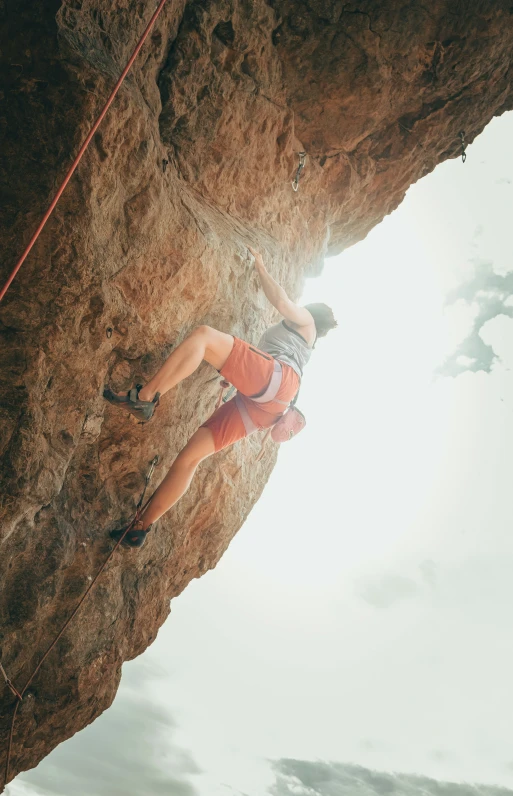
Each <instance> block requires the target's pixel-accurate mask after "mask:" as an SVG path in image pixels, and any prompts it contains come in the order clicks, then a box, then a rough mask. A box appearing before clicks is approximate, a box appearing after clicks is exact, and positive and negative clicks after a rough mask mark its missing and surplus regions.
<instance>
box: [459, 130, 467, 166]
mask: <svg viewBox="0 0 513 796" xmlns="http://www.w3.org/2000/svg"><path fill="white" fill-rule="evenodd" d="M460 141H461V160H462V162H463V163H465V161H466V159H467V153H466V152H465V150H466V148H467V144H466V143H465V130H461V132H460Z"/></svg>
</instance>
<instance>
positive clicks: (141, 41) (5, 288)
mask: <svg viewBox="0 0 513 796" xmlns="http://www.w3.org/2000/svg"><path fill="white" fill-rule="evenodd" d="M165 2H166V0H160V3H159V5H158V7H157V10H156V11H155V13H154V14H153V16H152V18H151V19H150V21H149V23H148V25H147V27H146V30H145V31H144V33H143V35H142V36H141V38H140V39H139V43H138V45H137V47H136V48H135V50H134V51H133V53H132V55H131V56H130V60H129V61H128V63H127V65H126V66H125V68H124V69H123V72H122V73H121V76H120V78H119V80H118V82H117V83H116V85H115V86H114V89H113V90H112V93H111V95H110V97H109V99H108V100H107V102H106V104H105V107H104V108H103V110H102V112H101V113H100V115H99V116H98V118H97V120H96V122H95V123H94V125H93V127H92V128H91V131H90V133H89V135H88V136H87V138H86V140H85V141H84V143H83V144H82V146H81V147H80V151H79V153H78V155H77V156H76V158H75V160H74V161H73V163H72V165H71V167H70V169H69V171H68V173H67V174H66V176H65V178H64V180H63V183H62V185H61V187H60V188H59V190H58V191H57V193H56V194H55V198H54V200H53V202H52V203H51V205H50V207H49V208H48V210H47V211H46V213H45V215H44V216H43V220H42V221H41V223H40V224H39V226H38V228H37V229H36V231H35V232H34V234H33V236H32V238H31V239H30V243H29V244H28V246H27V248H26V249H25V251H24V252H23V254H22V255H21V257H20V259H19V260H18V262H17V263H16V265H15V266H14V270H13V272H12V273H11V275H10V277H9V278H8V280H7V282H6V283H5V285H4V286H3V288H2V291H1V293H0V301H2V299H3V297H4V296H5V294H6V293H7V291H8V289H9V287H10V285H11V282H12V281H13V279H14V277H15V276H16V274H17V273H18V271H19V270H20V268H21V266H22V265H23V263H24V262H25V259H26V258H27V256H28V254H29V252H30V250H31V249H32V247H33V245H34V243H35V242H36V240H37V239H38V237H39V235H40V233H41V231H42V229H43V227H44V225H45V224H46V222H47V221H48V219H49V218H50V216H51V214H52V212H53V210H54V208H55V205H56V204H57V202H58V201H59V199H60V198H61V195H62V193H63V191H64V189H65V187H66V185H67V184H68V182H69V181H70V179H71V177H72V175H73V172H74V171H75V169H76V167H77V166H78V164H79V162H80V160H81V158H82V155H83V154H84V152H85V151H86V149H87V147H88V146H89V143H90V141H91V139H92V137H93V135H94V134H95V132H96V131H97V129H98V127H99V126H100V124H101V122H102V121H103V117H104V116H105V114H106V113H107V111H108V110H109V108H110V106H111V104H112V102H113V100H114V97H115V96H116V94H117V93H118V90H119V87H120V86H121V84H122V82H123V80H124V79H125V77H126V75H127V73H128V71H129V70H130V67H131V66H132V64H133V62H134V61H135V59H136V58H137V56H138V54H139V50H140V49H141V47H142V46H143V44H144V42H145V40H146V38H147V36H148V33H149V32H150V30H151V29H152V27H153V25H154V24H155V21H156V19H157V17H158V16H159V14H160V12H161V11H162V9H163V8H164V4H165Z"/></svg>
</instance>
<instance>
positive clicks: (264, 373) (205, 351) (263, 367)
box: [103, 246, 337, 547]
mask: <svg viewBox="0 0 513 796" xmlns="http://www.w3.org/2000/svg"><path fill="white" fill-rule="evenodd" d="M248 249H249V251H250V252H251V254H252V255H253V257H254V258H255V269H256V271H257V273H258V276H259V278H260V283H261V285H262V288H263V291H264V293H265V295H266V296H267V298H268V299H269V301H270V302H271V304H272V305H273V306H274V307H275V308H276V309H277V310H278V312H279V313H280V314H281V315H283V317H284V319H285V320H283V321H282V322H281V323H278V324H276V325H275V326H271V327H270V328H269V329H268V330H267V331H266V332H265V333H264V335H263V336H262V338H261V339H260V341H259V343H258V348H255V347H254V346H252V345H251V344H250V343H246V342H245V341H244V340H240V339H239V338H238V337H234V336H233V335H231V334H226V333H225V332H220V331H218V330H217V329H213V328H212V327H210V326H199V327H198V328H197V329H195V330H194V331H193V332H192V333H191V334H190V335H189V337H187V338H186V339H185V340H184V341H183V342H182V343H180V345H179V346H177V348H176V349H175V350H174V351H173V352H172V353H171V354H170V356H169V357H168V359H167V360H166V362H165V363H164V364H163V366H162V367H161V368H160V370H159V371H158V372H157V373H156V374H155V376H153V378H152V379H151V380H150V381H149V382H148V383H147V384H145V385H144V386H143V385H140V384H138V385H136V386H135V387H133V388H132V389H131V390H130V391H129V392H128V393H120V394H116V393H114V392H112V390H111V389H110V388H109V387H107V386H106V387H105V389H104V392H103V396H104V398H105V399H106V400H107V401H109V402H110V403H111V404H114V405H115V406H118V407H120V408H121V409H125V410H126V411H127V412H130V413H131V414H133V415H135V417H137V418H139V419H140V420H142V421H144V422H146V421H148V420H150V419H151V418H152V417H153V414H154V412H155V409H156V408H157V406H158V403H159V400H160V398H161V397H162V396H163V395H165V393H166V392H168V391H169V390H171V389H172V388H173V387H175V386H176V385H177V384H178V383H179V382H180V381H182V380H183V379H185V378H187V376H190V375H191V373H193V372H194V371H195V370H196V368H197V367H198V366H199V365H200V363H201V362H202V361H203V360H205V361H206V362H208V363H209V364H210V365H213V367H214V368H216V370H218V371H219V372H220V373H221V375H222V376H223V378H224V379H225V380H226V381H228V382H229V383H230V384H233V386H234V387H236V388H237V390H238V393H237V394H236V395H235V397H234V398H232V399H231V400H229V401H227V402H226V403H225V404H223V405H222V406H221V407H220V408H219V409H217V410H216V411H215V412H214V413H213V415H212V416H211V417H210V418H209V419H208V420H207V421H206V422H205V423H203V425H202V426H201V427H200V428H199V429H198V430H197V431H196V433H195V434H193V436H192V437H191V438H190V440H189V442H188V443H187V445H186V446H185V448H183V450H182V451H181V452H180V453H179V454H178V456H177V458H176V459H175V461H174V463H173V465H172V466H171V469H170V470H169V472H168V474H167V475H166V477H165V478H164V480H163V481H162V483H161V484H160V486H159V487H158V489H157V490H156V491H155V493H154V495H153V496H152V498H151V501H150V502H149V504H148V505H147V507H146V508H145V510H144V511H143V513H142V514H141V516H140V517H139V518H138V520H137V522H136V523H135V524H134V525H133V527H131V528H130V530H129V531H128V532H127V533H126V535H125V538H124V539H123V544H124V545H126V546H129V547H141V546H142V545H143V544H144V541H145V539H146V535H147V533H148V531H149V530H150V529H151V527H152V525H154V523H155V522H156V521H157V520H158V519H159V517H161V516H162V515H163V514H164V513H165V512H166V511H168V510H169V509H170V508H171V507H172V506H174V505H175V503H176V502H177V501H178V500H179V499H180V498H181V497H182V495H183V494H184V492H185V491H186V490H187V489H188V487H189V484H190V483H191V480H192V477H193V475H194V473H195V471H196V468H197V466H198V465H199V463H200V462H201V461H203V459H206V458H207V456H211V455H212V454H213V453H216V452H217V451H220V450H222V449H223V448H226V447H228V446H229V445H233V444H234V443H235V442H237V440H239V439H241V438H242V437H245V436H246V435H247V434H248V433H252V432H253V431H255V430H258V429H268V428H270V427H271V426H273V425H274V424H275V423H276V421H277V420H278V419H279V418H280V417H281V416H282V415H283V413H284V412H285V411H286V408H287V406H288V405H289V404H290V402H291V401H292V400H293V399H294V397H295V396H296V395H297V392H298V389H299V384H300V380H301V377H302V374H303V367H304V366H305V365H306V363H307V362H308V360H309V359H310V356H311V353H312V348H313V347H314V344H315V341H316V339H317V338H318V337H324V336H325V335H326V334H327V333H328V332H329V331H330V329H333V328H335V326H336V325H337V322H336V321H335V319H334V317H333V312H332V311H331V309H330V308H329V307H328V306H327V305H326V304H308V305H306V306H305V307H299V306H298V305H297V304H294V302H293V301H291V300H290V299H289V298H288V296H287V294H286V293H285V291H284V289H283V288H282V287H280V285H279V284H278V283H277V282H276V281H275V280H274V279H273V278H272V276H271V275H270V274H269V273H268V271H267V269H266V267H265V265H264V263H263V260H262V256H261V255H260V254H259V253H258V252H257V251H255V250H254V249H252V248H251V247H250V246H248ZM260 397H263V398H264V403H262V402H258V403H257V402H256V401H255V400H252V398H253V399H256V398H260ZM126 527H127V526H125V527H124V528H121V529H119V530H114V531H111V532H110V536H111V537H112V538H113V539H115V540H116V541H118V540H119V539H120V538H121V537H122V536H123V534H124V533H125V530H126Z"/></svg>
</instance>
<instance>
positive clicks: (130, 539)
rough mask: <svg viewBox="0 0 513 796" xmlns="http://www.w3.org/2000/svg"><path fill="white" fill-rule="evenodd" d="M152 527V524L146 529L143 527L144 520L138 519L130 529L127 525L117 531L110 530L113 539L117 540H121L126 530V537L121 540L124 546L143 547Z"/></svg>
mask: <svg viewBox="0 0 513 796" xmlns="http://www.w3.org/2000/svg"><path fill="white" fill-rule="evenodd" d="M151 527H152V526H151V525H148V527H147V528H146V529H145V528H143V522H142V520H138V522H136V523H135V524H134V526H133V527H132V528H130V530H129V531H127V530H126V526H125V527H124V528H120V529H119V530H116V531H109V536H110V538H111V539H114V541H115V542H119V540H120V539H121V538H122V536H123V534H125V531H126V534H125V537H124V539H123V541H122V542H121V544H122V545H123V547H142V546H143V544H144V542H145V541H146V536H147V534H148V532H149V531H150V530H151Z"/></svg>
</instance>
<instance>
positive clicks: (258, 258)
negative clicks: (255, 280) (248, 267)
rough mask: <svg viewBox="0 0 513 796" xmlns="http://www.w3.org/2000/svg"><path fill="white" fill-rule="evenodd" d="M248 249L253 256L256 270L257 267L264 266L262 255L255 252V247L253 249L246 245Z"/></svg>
mask: <svg viewBox="0 0 513 796" xmlns="http://www.w3.org/2000/svg"><path fill="white" fill-rule="evenodd" d="M248 251H249V252H250V253H251V254H252V255H253V257H254V258H255V268H256V269H257V271H258V269H259V268H265V266H264V261H263V259H262V255H261V254H260V252H257V251H256V250H255V249H253V248H252V247H251V246H248Z"/></svg>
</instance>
